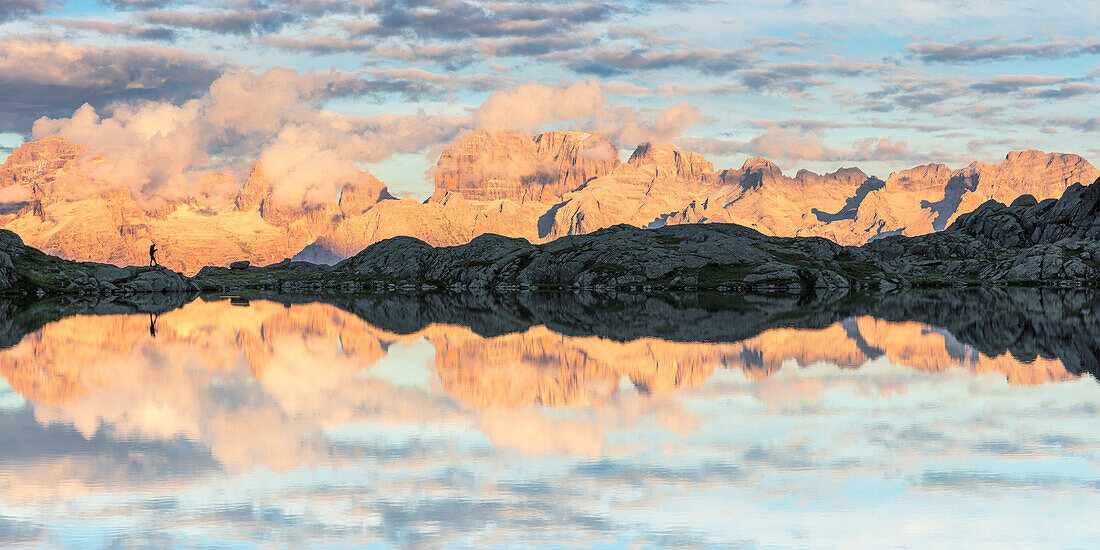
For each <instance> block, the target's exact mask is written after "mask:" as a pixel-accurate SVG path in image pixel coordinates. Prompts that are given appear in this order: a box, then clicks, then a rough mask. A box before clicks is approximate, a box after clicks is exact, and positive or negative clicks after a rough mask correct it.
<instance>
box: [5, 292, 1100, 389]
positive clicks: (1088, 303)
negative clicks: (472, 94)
mask: <svg viewBox="0 0 1100 550" xmlns="http://www.w3.org/2000/svg"><path fill="white" fill-rule="evenodd" d="M1098 298H1100V294H1098V293H1096V292H1093V291H1084V290H1064V289H1063V290H1058V289H1037V288H1036V289H1028V288H992V289H991V288H983V289H958V290H936V291H910V292H900V293H890V294H862V295H860V294H857V295H846V294H832V293H827V292H821V293H816V294H804V295H802V296H789V295H777V296H754V295H732V294H721V293H686V294H660V295H639V294H615V293H608V294H594V293H581V292H530V293H508V294H489V293H483V294H472V293H424V294H419V293H410V294H400V293H397V294H393V293H390V294H367V295H348V296H339V295H337V296H328V297H325V298H324V300H325V301H324V302H317V301H315V300H316V299H317V297H313V296H310V297H305V296H297V297H296V296H290V295H263V294H255V295H244V296H219V295H183V294H168V295H158V294H147V295H138V296H129V297H121V296H120V297H111V298H93V297H88V298H77V297H57V298H51V299H47V300H37V301H35V300H25V301H22V302H12V301H9V302H4V303H2V304H0V345H2V346H3V347H4V348H11V347H13V346H16V345H17V344H19V343H20V342H21V341H23V340H24V339H25V338H26V336H27V335H28V334H35V335H36V338H37V340H38V344H37V345H40V346H41V345H46V344H44V343H43V342H42V339H43V338H44V335H52V336H51V337H52V338H56V339H59V341H56V342H54V343H52V344H50V345H49V346H48V347H50V348H53V349H55V350H58V349H64V348H68V349H79V350H82V351H81V352H80V353H88V354H91V355H95V354H97V353H99V352H101V351H102V350H99V351H97V349H96V348H97V346H100V345H109V346H111V347H114V346H117V345H119V342H128V341H129V342H131V343H130V344H126V345H123V347H122V348H120V349H122V350H129V349H130V347H129V346H131V345H133V342H136V341H137V339H139V338H149V339H150V342H154V341H155V340H156V339H158V338H159V339H161V340H165V339H181V340H183V341H185V343H188V344H189V345H192V346H200V347H203V346H205V347H209V346H211V345H212V344H211V343H210V340H211V339H213V335H214V334H215V333H218V332H220V331H226V332H228V333H230V334H231V335H232V337H231V338H230V337H229V336H224V335H223V336H222V339H225V338H230V339H229V340H227V341H226V342H222V343H220V344H219V345H224V346H228V347H230V348H235V349H234V350H229V351H226V353H230V352H234V353H235V352H238V351H243V352H245V354H246V355H247V356H248V357H247V359H248V361H249V363H250V368H251V369H252V370H253V371H254V372H257V371H259V370H262V368H261V365H260V364H259V363H262V362H263V361H264V360H263V359H262V358H261V356H262V355H263V353H260V351H259V350H262V349H264V348H265V347H267V348H269V347H270V346H272V345H274V344H273V342H274V341H275V340H276V338H277V337H278V336H279V335H280V334H282V333H294V334H297V333H298V332H301V331H306V332H311V331H321V332H322V333H325V334H336V335H338V336H339V338H340V345H341V348H342V351H343V352H345V353H354V350H355V349H357V348H359V347H361V346H360V345H359V344H361V343H362V342H367V341H369V342H370V346H368V347H369V348H370V349H372V350H375V352H374V353H371V354H369V355H370V357H365V358H363V359H367V364H366V365H364V367H368V368H369V366H370V365H371V364H372V363H374V362H376V361H377V360H379V359H380V358H381V357H382V355H384V354H383V353H382V351H381V350H384V349H386V348H387V347H388V345H389V343H391V342H394V341H410V340H415V339H417V338H421V337H423V338H427V339H428V340H429V341H430V342H431V343H432V344H433V345H434V346H435V347H436V352H437V357H438V359H437V364H438V365H439V367H440V370H439V376H440V379H441V380H442V381H443V383H444V386H447V387H448V388H449V389H450V390H452V391H453V392H454V394H455V395H458V396H463V395H465V396H468V397H469V396H473V397H472V398H471V399H469V400H470V401H472V402H474V403H477V404H482V405H484V404H519V403H541V404H547V405H562V404H576V403H586V402H589V401H591V400H592V399H597V398H596V397H595V395H590V393H591V391H592V390H593V388H594V387H596V386H599V388H598V389H597V390H594V391H596V392H597V393H601V392H603V393H606V392H613V391H614V389H615V388H616V387H617V385H618V383H619V381H620V379H621V378H622V377H623V376H626V377H628V378H629V379H630V380H631V381H632V383H633V384H634V385H635V387H637V388H639V389H642V390H647V391H649V390H655V389H656V388H658V387H661V388H664V389H672V388H675V387H678V386H680V385H682V384H692V383H697V382H699V381H701V380H705V379H706V378H707V377H709V376H710V375H711V373H712V372H713V370H714V368H716V367H719V368H721V367H724V368H737V369H741V370H743V371H745V372H746V373H747V374H749V375H750V377H752V378H762V377H766V376H768V375H769V374H770V373H773V372H775V371H777V370H778V369H779V368H780V367H781V366H782V365H783V364H784V363H786V362H788V361H793V362H794V363H795V364H797V365H800V366H807V365H810V364H813V363H815V362H822V361H824V362H830V363H835V364H838V365H840V366H849V367H858V366H860V365H862V364H864V363H867V362H868V361H873V360H876V359H879V358H886V359H888V360H890V361H891V362H893V363H896V364H902V365H907V366H912V367H916V368H921V369H923V370H933V371H936V370H944V369H947V368H950V367H952V366H962V367H966V368H970V369H972V370H974V371H976V372H986V371H993V372H999V373H1002V374H1004V375H1005V377H1006V378H1008V379H1009V380H1010V381H1011V382H1014V383H1041V382H1045V381H1052V380H1059V379H1064V378H1067V377H1075V376H1078V375H1082V374H1090V375H1092V376H1094V377H1095V376H1097V375H1098V374H1100V369H1098V365H1100V317H1097V316H1096V315H1095V309H1096V307H1097V300H1098ZM261 306H262V307H261ZM242 308H252V309H253V311H252V312H251V313H249V314H247V315H244V314H243V312H242V311H241V309H242ZM74 317H75V319H67V318H74ZM245 319H247V320H245ZM180 323H184V324H185V325H186V326H187V327H188V328H187V329H186V330H185V331H183V332H180V328H179V326H180ZM196 325H199V326H203V327H205V328H204V329H203V330H201V331H197V330H195V329H194V326H196ZM44 327H45V329H44ZM36 331H38V332H36ZM158 331H159V332H158ZM95 334H99V335H100V336H101V337H102V338H101V339H99V340H94V341H84V340H83V339H85V338H87V337H88V335H95ZM353 342H358V343H359V344H353ZM223 351H224V350H223ZM270 353H274V352H273V351H271V350H269V353H268V354H270ZM230 354H232V353H230ZM73 355H74V352H60V351H59V352H57V353H56V354H52V355H51V354H47V353H43V352H42V351H41V350H40V351H39V352H36V353H35V354H34V355H33V358H34V364H33V365H31V364H23V365H21V366H20V365H15V364H13V361H12V357H11V356H12V354H11V353H7V352H4V353H2V354H0V359H2V361H0V363H2V364H4V365H5V368H4V375H5V376H6V377H8V378H9V382H10V383H11V384H12V386H13V387H15V388H17V389H18V388H19V387H35V388H40V389H45V390H44V391H45V393H47V394H50V395H51V396H52V397H51V399H55V398H57V397H59V396H61V395H64V394H66V393H68V392H69V391H70V390H71V388H69V389H64V388H52V389H47V388H50V385H51V384H50V382H49V380H50V379H53V378H57V376H58V374H57V373H58V372H65V373H67V374H66V375H65V376H62V377H61V378H64V379H65V382H64V383H63V384H62V386H65V385H66V384H68V383H69V382H73V380H75V379H74V377H73V376H71V375H72V374H73V372H74V369H77V366H76V365H75V364H72V360H71V359H69V360H65V359H64V358H66V357H71V356H73ZM75 355H79V353H76V354H75ZM47 356H53V357H55V359H57V360H59V361H64V362H66V363H67V364H66V365H64V366H62V365H60V364H58V365H53V366H52V367H51V365H50V363H49V361H46V360H44V359H43V358H44V357H47ZM226 361H228V359H226ZM447 365H453V367H454V368H453V369H450V370H448V368H447ZM500 365H505V367H500ZM517 365H520V366H522V365H527V366H528V367H530V368H529V369H528V370H529V371H530V372H526V371H524V368H526V367H524V368H521V367H520V366H517ZM540 365H541V366H540ZM625 365H629V366H625ZM51 369H53V371H51ZM448 376H451V377H452V379H450V380H448ZM505 379H507V383H505ZM19 380H22V382H20V381H19ZM517 380H525V381H524V382H522V384H530V385H531V387H530V388H528V389H527V390H524V391H525V392H526V393H525V394H524V395H523V396H517V395H508V396H503V397H502V396H494V395H492V394H493V393H494V392H496V391H497V390H496V388H497V386H502V387H512V386H515V385H516V383H517V382H516V381H517ZM693 381H694V382H693ZM521 393H522V392H521Z"/></svg>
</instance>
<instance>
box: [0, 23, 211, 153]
mask: <svg viewBox="0 0 1100 550" xmlns="http://www.w3.org/2000/svg"><path fill="white" fill-rule="evenodd" d="M224 69H225V66H224V65H222V64H220V63H217V62H213V61H210V60H209V59H208V58H205V57H203V56H199V55H196V54H192V53H189V52H185V51H182V50H176V49H170V48H159V47H153V46H136V47H101V46H89V45H83V44H72V43H68V42H63V41H60V40H51V39H43V38H30V37H18V36H16V37H9V38H6V39H4V40H0V89H2V90H4V93H3V94H2V95H0V121H2V122H0V131H9V132H19V133H26V132H29V131H30V124H31V122H33V121H34V120H35V119H37V118H39V117H42V116H51V117H57V116H69V115H71V114H72V112H73V111H74V110H75V109H76V108H78V107H80V106H81V105H83V104H84V103H90V104H91V105H92V106H94V107H96V108H97V109H101V108H104V107H110V106H112V105H114V104H117V103H119V102H127V101H135V100H159V99H170V100H173V101H182V100H186V99H189V98H193V97H198V96H199V95H201V94H203V93H204V92H205V91H206V90H207V89H208V88H209V86H210V83H211V82H213V81H214V79H216V78H217V77H218V76H219V75H220V74H221V73H222V72H223V70H224Z"/></svg>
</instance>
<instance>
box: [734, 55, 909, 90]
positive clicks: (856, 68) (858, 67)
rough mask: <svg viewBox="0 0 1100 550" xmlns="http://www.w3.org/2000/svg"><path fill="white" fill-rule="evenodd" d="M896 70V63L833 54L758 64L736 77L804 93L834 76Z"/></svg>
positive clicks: (757, 86) (749, 83) (764, 87)
mask: <svg viewBox="0 0 1100 550" xmlns="http://www.w3.org/2000/svg"><path fill="white" fill-rule="evenodd" d="M895 70H896V67H894V66H893V65H884V64H876V63H860V62H856V61H849V60H847V59H843V58H839V57H833V58H831V60H830V61H826V62H815V61H809V62H792V63H759V64H756V65H754V66H753V67H751V68H748V69H745V70H743V71H741V72H739V73H738V74H737V78H738V80H739V81H740V82H741V83H742V84H743V85H745V86H746V87H747V88H749V89H752V90H764V91H773V92H774V91H786V92H793V93H802V92H805V91H806V90H808V89H810V88H813V87H818V86H824V85H827V84H830V83H831V82H832V80H831V79H832V78H835V77H857V76H864V75H869V74H882V73H890V72H893V71H895Z"/></svg>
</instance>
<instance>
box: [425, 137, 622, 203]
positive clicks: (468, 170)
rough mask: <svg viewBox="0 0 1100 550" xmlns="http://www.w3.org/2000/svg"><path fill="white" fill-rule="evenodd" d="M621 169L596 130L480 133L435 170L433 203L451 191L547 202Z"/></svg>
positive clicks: (443, 157)
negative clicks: (539, 132) (616, 168)
mask: <svg viewBox="0 0 1100 550" xmlns="http://www.w3.org/2000/svg"><path fill="white" fill-rule="evenodd" d="M618 165H619V158H618V151H617V150H616V149H615V147H614V146H613V145H612V144H611V142H610V141H608V140H607V139H606V138H605V137H604V136H603V135H601V134H599V133H596V132H561V131H555V132H545V133H542V134H538V135H536V136H533V137H532V136H527V135H524V134H521V133H519V132H514V131H511V130H507V131H499V132H486V131H483V130H479V131H476V132H473V133H471V134H468V135H467V136H465V137H463V138H461V139H459V140H458V141H457V142H455V143H453V144H451V145H449V146H447V147H446V148H444V149H443V152H442V154H440V157H439V160H438V161H437V162H436V166H435V188H436V192H435V194H434V195H433V196H432V199H431V201H432V202H438V201H440V200H442V198H443V197H444V196H445V195H446V194H447V193H452V194H453V193H457V194H460V195H462V196H463V197H465V198H467V199H470V200H499V199H509V200H513V201H517V202H524V201H529V200H534V201H547V200H551V199H553V198H554V197H556V196H558V195H561V194H562V193H565V192H568V191H571V190H573V189H576V188H578V187H580V186H582V185H584V183H585V182H586V181H588V180H590V179H592V178H596V177H599V176H602V175H604V174H607V173H608V172H610V171H612V170H614V169H615V167H617V166H618Z"/></svg>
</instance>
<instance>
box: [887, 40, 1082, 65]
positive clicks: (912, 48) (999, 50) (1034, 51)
mask: <svg viewBox="0 0 1100 550" xmlns="http://www.w3.org/2000/svg"><path fill="white" fill-rule="evenodd" d="M905 49H906V50H907V51H908V52H909V53H910V54H911V55H913V56H914V57H916V58H917V59H920V60H921V61H924V62H925V63H971V62H986V61H1003V60H1006V59H1055V58H1060V57H1076V56H1080V55H1095V54H1100V40H1098V39H1074V40H1056V41H1050V42H1042V43H1030V42H1009V41H1007V40H1006V39H1005V38H1004V37H988V38H976V39H971V40H964V41H962V42H956V43H944V42H920V43H912V44H908V45H906V46H905Z"/></svg>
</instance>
